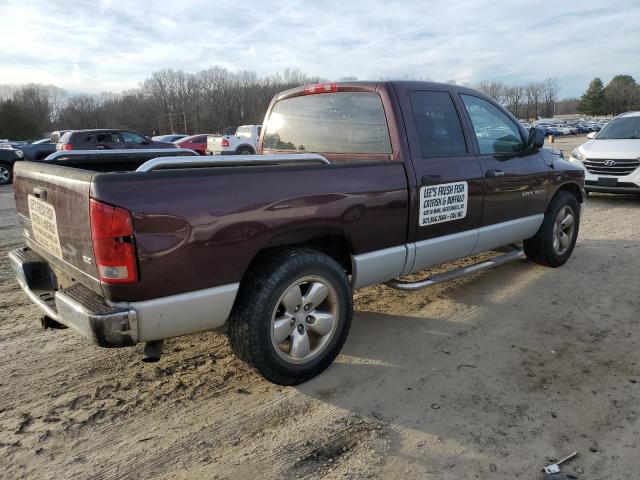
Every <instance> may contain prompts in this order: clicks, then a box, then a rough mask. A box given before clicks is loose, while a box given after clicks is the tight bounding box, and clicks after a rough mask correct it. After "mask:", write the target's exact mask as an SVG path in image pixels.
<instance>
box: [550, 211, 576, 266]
mask: <svg viewBox="0 0 640 480" xmlns="http://www.w3.org/2000/svg"><path fill="white" fill-rule="evenodd" d="M575 228H576V227H575V214H574V213H573V210H572V209H571V207H569V206H568V205H565V206H564V207H562V208H561V209H560V211H559V212H558V215H556V221H555V224H554V225H553V250H554V252H556V255H564V254H565V253H566V252H567V250H569V247H571V241H572V240H573V232H574V230H575Z"/></svg>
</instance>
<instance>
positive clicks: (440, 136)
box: [410, 91, 467, 158]
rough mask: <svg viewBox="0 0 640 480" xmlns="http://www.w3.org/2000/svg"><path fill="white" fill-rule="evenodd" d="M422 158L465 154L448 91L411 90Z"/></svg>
mask: <svg viewBox="0 0 640 480" xmlns="http://www.w3.org/2000/svg"><path fill="white" fill-rule="evenodd" d="M410 98H411V109H412V110H413V118H414V119H415V122H416V129H417V130H418V137H419V139H420V148H421V150H422V158H429V157H453V156H456V155H466V153H467V145H466V143H465V141H464V134H463V132H462V125H461V124H460V118H459V117H458V112H457V111H456V107H455V106H454V105H453V100H452V99H451V96H450V95H449V93H448V92H435V91H415V92H411V95H410Z"/></svg>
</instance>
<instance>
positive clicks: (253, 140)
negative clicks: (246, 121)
mask: <svg viewBox="0 0 640 480" xmlns="http://www.w3.org/2000/svg"><path fill="white" fill-rule="evenodd" d="M261 130H262V125H242V126H240V127H238V129H237V130H236V134H235V135H209V136H208V137H207V155H221V154H223V155H253V154H255V153H256V149H257V144H258V140H259V139H260V131H261Z"/></svg>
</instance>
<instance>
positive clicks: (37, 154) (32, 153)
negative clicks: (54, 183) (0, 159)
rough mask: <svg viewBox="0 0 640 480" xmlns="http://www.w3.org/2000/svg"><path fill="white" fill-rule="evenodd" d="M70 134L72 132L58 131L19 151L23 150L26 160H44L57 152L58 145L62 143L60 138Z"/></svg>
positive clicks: (24, 146)
mask: <svg viewBox="0 0 640 480" xmlns="http://www.w3.org/2000/svg"><path fill="white" fill-rule="evenodd" d="M68 132H71V130H57V131H55V132H53V133H52V134H51V135H50V136H48V137H46V138H43V139H41V140H37V141H35V142H32V143H29V144H28V145H22V146H20V147H18V149H19V150H22V153H23V154H24V159H25V160H31V161H38V160H43V159H44V158H47V157H48V156H49V155H51V154H52V153H53V152H55V151H56V144H57V143H58V142H59V141H60V137H62V136H64V135H65V134H66V133H68Z"/></svg>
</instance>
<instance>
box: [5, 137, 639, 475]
mask: <svg viewBox="0 0 640 480" xmlns="http://www.w3.org/2000/svg"><path fill="white" fill-rule="evenodd" d="M583 140H584V138H578V139H576V138H572V139H559V140H557V142H556V143H555V146H557V147H559V148H562V149H563V150H564V151H565V154H567V155H568V153H569V151H570V150H571V149H572V148H573V146H575V145H576V144H578V143H580V142H581V141H583ZM0 232H1V233H0V236H1V238H0V302H1V303H0V305H1V309H0V464H1V465H2V468H1V469H0V477H2V478H8V479H19V478H38V479H40V478H56V479H60V478H98V479H122V478H155V479H163V478H179V479H182V478H184V479H186V478H220V479H254V478H309V479H311V478H313V479H315V478H325V479H344V478H352V479H356V478H385V479H386V478H393V479H396V478H421V479H433V480H435V479H438V480H440V479H456V480H458V479H473V478H477V479H501V478H504V479H513V478H522V479H537V478H541V473H540V469H541V468H542V467H543V466H544V465H546V464H548V463H549V462H550V461H551V460H552V459H553V458H560V457H562V456H564V455H567V454H569V453H570V452H573V451H574V450H577V451H578V452H579V456H578V457H577V458H576V459H575V460H573V461H572V462H570V463H568V464H567V466H566V467H565V468H564V470H565V471H566V472H573V473H575V474H577V475H578V477H579V478H585V479H589V480H594V479H623V478H637V476H638V473H637V472H638V471H640V455H638V451H639V450H638V449H639V447H640V433H639V430H640V424H639V422H638V411H639V409H640V364H639V362H640V349H639V344H638V338H639V337H638V335H639V334H640V325H639V321H640V316H639V315H638V312H639V311H640V297H639V295H638V293H639V290H640V280H639V272H640V196H610V195H591V196H590V197H589V200H588V203H587V207H586V209H585V211H584V213H583V221H582V225H581V230H580V236H579V241H578V245H577V247H576V249H575V252H574V254H573V257H572V258H571V260H570V261H569V262H568V263H567V264H566V265H565V266H564V267H562V268H559V269H547V268H543V267H540V266H537V265H534V264H532V263H528V262H521V263H515V264H510V265H507V266H504V267H501V268H499V269H494V270H491V271H488V272H485V273H481V274H476V275H474V276H472V277H468V278H466V279H463V280H460V281H454V282H450V283H448V284H444V285H440V286H437V287H434V288H432V289H430V290H425V291H422V292H417V293H411V294H404V293H399V292H396V291H394V290H391V289H389V288H386V287H382V286H379V287H373V288H368V289H365V290H362V291H359V292H357V294H356V302H355V305H356V313H355V317H354V322H353V326H352V330H351V333H350V336H349V339H348V340H347V343H346V345H345V347H344V350H343V352H342V355H341V356H340V357H339V358H338V360H337V362H336V363H335V364H334V365H333V366H332V367H330V368H329V369H328V370H327V371H326V372H325V373H323V374H322V375H320V376H319V377H318V378H316V379H314V380H312V381H310V382H308V383H306V384H304V385H301V386H299V387H296V388H289V387H287V388H283V387H279V386H275V385H272V384H270V383H267V382H266V381H264V380H262V379H261V378H260V377H258V376H257V375H256V374H254V373H253V372H252V371H250V370H248V369H247V368H246V367H245V366H243V364H241V363H240V362H239V361H238V360H236V359H235V358H234V357H233V355H232V354H231V351H230V348H229V346H228V343H227V339H226V337H225V335H224V334H223V333H219V332H211V333H205V334H199V335H192V336H188V337H183V338H179V339H174V340H171V341H169V342H168V345H167V347H166V354H165V355H164V356H163V358H162V360H161V361H160V362H159V363H157V364H143V363H142V362H140V358H141V347H137V348H130V349H119V350H104V349H100V348H98V347H93V346H90V345H87V344H84V343H82V341H81V340H80V339H79V337H77V336H76V335H74V334H72V333H70V332H69V331H68V330H64V331H51V330H47V331H42V330H40V329H39V327H38V326H37V325H36V320H37V319H38V317H39V312H38V311H37V309H36V308H35V307H33V306H32V305H31V303H30V302H29V301H28V300H27V298H26V296H25V295H24V294H23V293H22V292H21V291H20V290H19V288H18V286H17V284H16V283H15V281H14V279H13V277H12V274H11V272H10V269H9V265H8V262H7V260H6V253H7V252H8V251H9V250H10V249H11V248H13V247H15V246H18V245H19V244H20V238H19V232H18V230H17V227H16V218H15V212H14V207H13V193H12V189H11V187H2V188H0Z"/></svg>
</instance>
